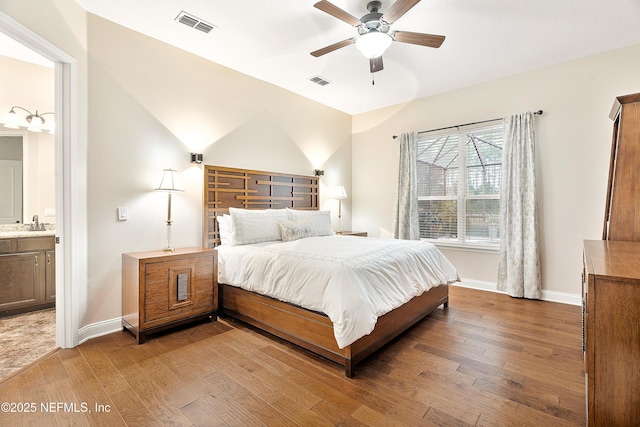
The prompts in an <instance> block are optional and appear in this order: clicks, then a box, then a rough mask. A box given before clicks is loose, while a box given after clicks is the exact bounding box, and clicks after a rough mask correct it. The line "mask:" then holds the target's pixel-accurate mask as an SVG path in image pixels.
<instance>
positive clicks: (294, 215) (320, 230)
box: [287, 208, 331, 236]
mask: <svg viewBox="0 0 640 427" xmlns="http://www.w3.org/2000/svg"><path fill="white" fill-rule="evenodd" d="M330 214H331V211H299V210H296V209H289V208H287V216H288V217H289V220H290V221H304V220H311V221H312V222H313V228H314V229H315V235H316V236H330V235H331V216H330Z"/></svg>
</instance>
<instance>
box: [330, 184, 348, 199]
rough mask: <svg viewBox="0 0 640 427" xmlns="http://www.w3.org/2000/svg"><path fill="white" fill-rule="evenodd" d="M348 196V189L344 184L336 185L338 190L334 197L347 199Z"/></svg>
mask: <svg viewBox="0 0 640 427" xmlns="http://www.w3.org/2000/svg"><path fill="white" fill-rule="evenodd" d="M347 197H349V196H348V195H347V190H345V189H344V187H343V186H342V185H339V186H337V187H336V192H335V194H334V196H333V198H334V199H346V198H347Z"/></svg>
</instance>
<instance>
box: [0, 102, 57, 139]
mask: <svg viewBox="0 0 640 427" xmlns="http://www.w3.org/2000/svg"><path fill="white" fill-rule="evenodd" d="M16 108H18V109H20V110H23V111H25V112H26V113H27V116H26V117H25V121H26V123H27V124H26V125H24V124H20V123H19V121H20V120H19V118H18V114H17V113H16V111H15V109H16ZM46 114H51V115H53V113H42V114H38V110H36V112H35V113H32V112H31V111H29V110H27V109H26V108H23V107H19V106H17V105H14V106H13V107H11V110H10V111H9V112H8V113H7V115H6V117H5V119H4V127H6V128H9V129H19V128H20V126H23V127H25V126H26V127H27V130H28V131H31V132H42V131H43V130H48V131H49V133H51V134H53V132H54V128H55V123H54V122H53V120H51V121H50V122H49V123H47V122H46V120H45V118H44V117H42V116H44V115H46ZM23 123H24V122H23Z"/></svg>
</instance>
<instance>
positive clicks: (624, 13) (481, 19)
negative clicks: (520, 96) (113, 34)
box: [76, 0, 640, 114]
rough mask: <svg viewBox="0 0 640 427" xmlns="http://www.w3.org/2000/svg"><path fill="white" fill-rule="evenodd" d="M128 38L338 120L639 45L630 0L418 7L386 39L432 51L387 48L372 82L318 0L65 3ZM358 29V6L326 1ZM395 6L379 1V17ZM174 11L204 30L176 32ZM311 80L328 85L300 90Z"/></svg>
mask: <svg viewBox="0 0 640 427" xmlns="http://www.w3.org/2000/svg"><path fill="white" fill-rule="evenodd" d="M76 1H77V2H78V3H79V4H80V5H81V6H82V7H84V8H85V9H86V10H87V11H89V12H91V13H93V14H95V15H98V16H101V17H103V18H105V19H107V20H110V21H113V22H116V23H118V24H121V25H123V26H125V27H128V28H130V29H132V30H135V31H138V32H140V33H143V34H146V35H148V36H150V37H153V38H156V39H158V40H161V41H163V42H165V43H168V44H171V45H174V46H176V47H179V48H181V49H184V50H186V51H189V52H192V53H194V54H196V55H199V56H202V57H204V58H207V59H210V60H211V61H214V62H216V63H218V64H221V65H224V66H226V67H229V68H231V69H234V70H237V71H239V72H241V73H244V74H247V75H250V76H253V77H255V78H258V79H260V80H263V81H266V82H269V83H272V84H274V85H277V86H280V87H282V88H284V89H287V90H290V91H292V92H295V93H298V94H300V95H302V96H304V97H307V98H310V99H312V100H314V101H317V102H320V103H322V104H325V105H328V106H330V107H333V108H335V109H338V110H341V111H344V112H346V113H349V114H358V113H362V112H366V111H370V110H375V109H378V108H382V107H386V106H390V105H395V104H399V103H403V102H408V101H412V100H415V99H418V98H423V97H427V96H430V95H434V94H438V93H443V92H448V91H452V90H455V89H459V88H462V87H466V86H470V85H474V84H478V83H483V82H488V81H491V80H495V79H499V78H503V77H506V76H510V75H515V74H519V73H522V72H526V71H530V70H534V69H538V68H542V67H546V66H549V65H552V64H557V63H561V62H565V61H569V60H573V59H577V58H581V57H584V56H589V55H593V54H597V53H601V52H605V51H608V50H613V49H617V48H621V47H625V46H630V45H634V44H639V43H640V25H638V22H640V0H617V1H615V2H606V1H602V0H562V1H558V0H537V1H532V0H528V1H525V0H509V1H505V0H473V1H471V0H422V1H421V2H420V3H418V4H417V5H416V6H414V7H413V8H412V9H411V10H409V11H408V12H407V13H406V14H405V15H404V16H402V17H401V18H399V19H398V20H397V21H396V22H394V23H393V25H392V26H391V29H392V30H403V31H413V32H420V33H429V34H436V35H444V36H446V40H445V41H444V43H443V44H442V46H441V47H440V48H438V49H434V48H429V47H423V46H417V45H412V44H406V43H400V42H393V43H392V45H391V47H390V48H389V49H388V50H387V51H386V53H385V54H384V56H383V59H384V69H383V70H382V71H380V72H377V73H375V74H374V75H373V77H374V78H375V85H372V74H371V73H370V71H369V62H368V59H366V58H365V57H364V56H363V55H362V54H361V53H360V52H359V51H358V50H357V49H356V47H355V46H354V45H349V46H346V47H343V48H341V49H338V50H336V51H333V52H331V53H328V54H326V55H323V56H321V57H317V58H316V57H313V56H311V55H310V52H312V51H315V50H317V49H320V48H323V47H325V46H327V45H330V44H332V43H335V42H338V41H341V40H344V39H348V38H350V37H356V36H357V31H356V29H355V28H354V27H352V26H350V25H348V24H347V23H345V22H343V21H341V20H339V19H336V18H334V17H332V16H330V15H328V14H327V13H325V12H322V11H321V10H318V9H317V8H315V7H313V5H314V3H316V2H317V0H227V1H222V0H136V1H130V0H109V1H104V0H76ZM330 1H331V2H332V3H333V4H334V5H336V6H338V7H339V8H342V9H343V10H345V11H347V12H348V13H350V14H352V15H354V16H355V17H357V18H360V17H361V16H362V15H364V14H366V13H368V12H367V8H366V5H367V3H368V1H367V0H330ZM393 2H394V0H386V1H385V0H382V7H381V10H380V11H381V12H382V13H384V11H385V10H387V9H388V8H389V7H390V5H391V4H392V3H393ZM181 11H185V12H187V13H188V14H190V15H192V16H194V17H196V18H199V19H201V20H202V21H204V22H205V23H207V24H211V25H213V26H214V29H213V30H212V31H211V32H209V33H204V32H201V31H198V30H195V29H193V28H190V27H188V26H186V25H183V24H181V23H179V22H177V21H176V17H177V16H178V15H179V13H180V12H181ZM316 76H320V77H321V78H323V79H325V80H327V81H329V82H330V84H328V85H325V86H320V85H318V84H315V83H313V82H311V81H310V79H311V78H313V77H316Z"/></svg>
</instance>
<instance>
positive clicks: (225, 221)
mask: <svg viewBox="0 0 640 427" xmlns="http://www.w3.org/2000/svg"><path fill="white" fill-rule="evenodd" d="M216 221H218V230H219V231H220V244H222V245H228V244H230V243H231V216H230V215H227V214H224V215H222V216H217V217H216Z"/></svg>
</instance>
